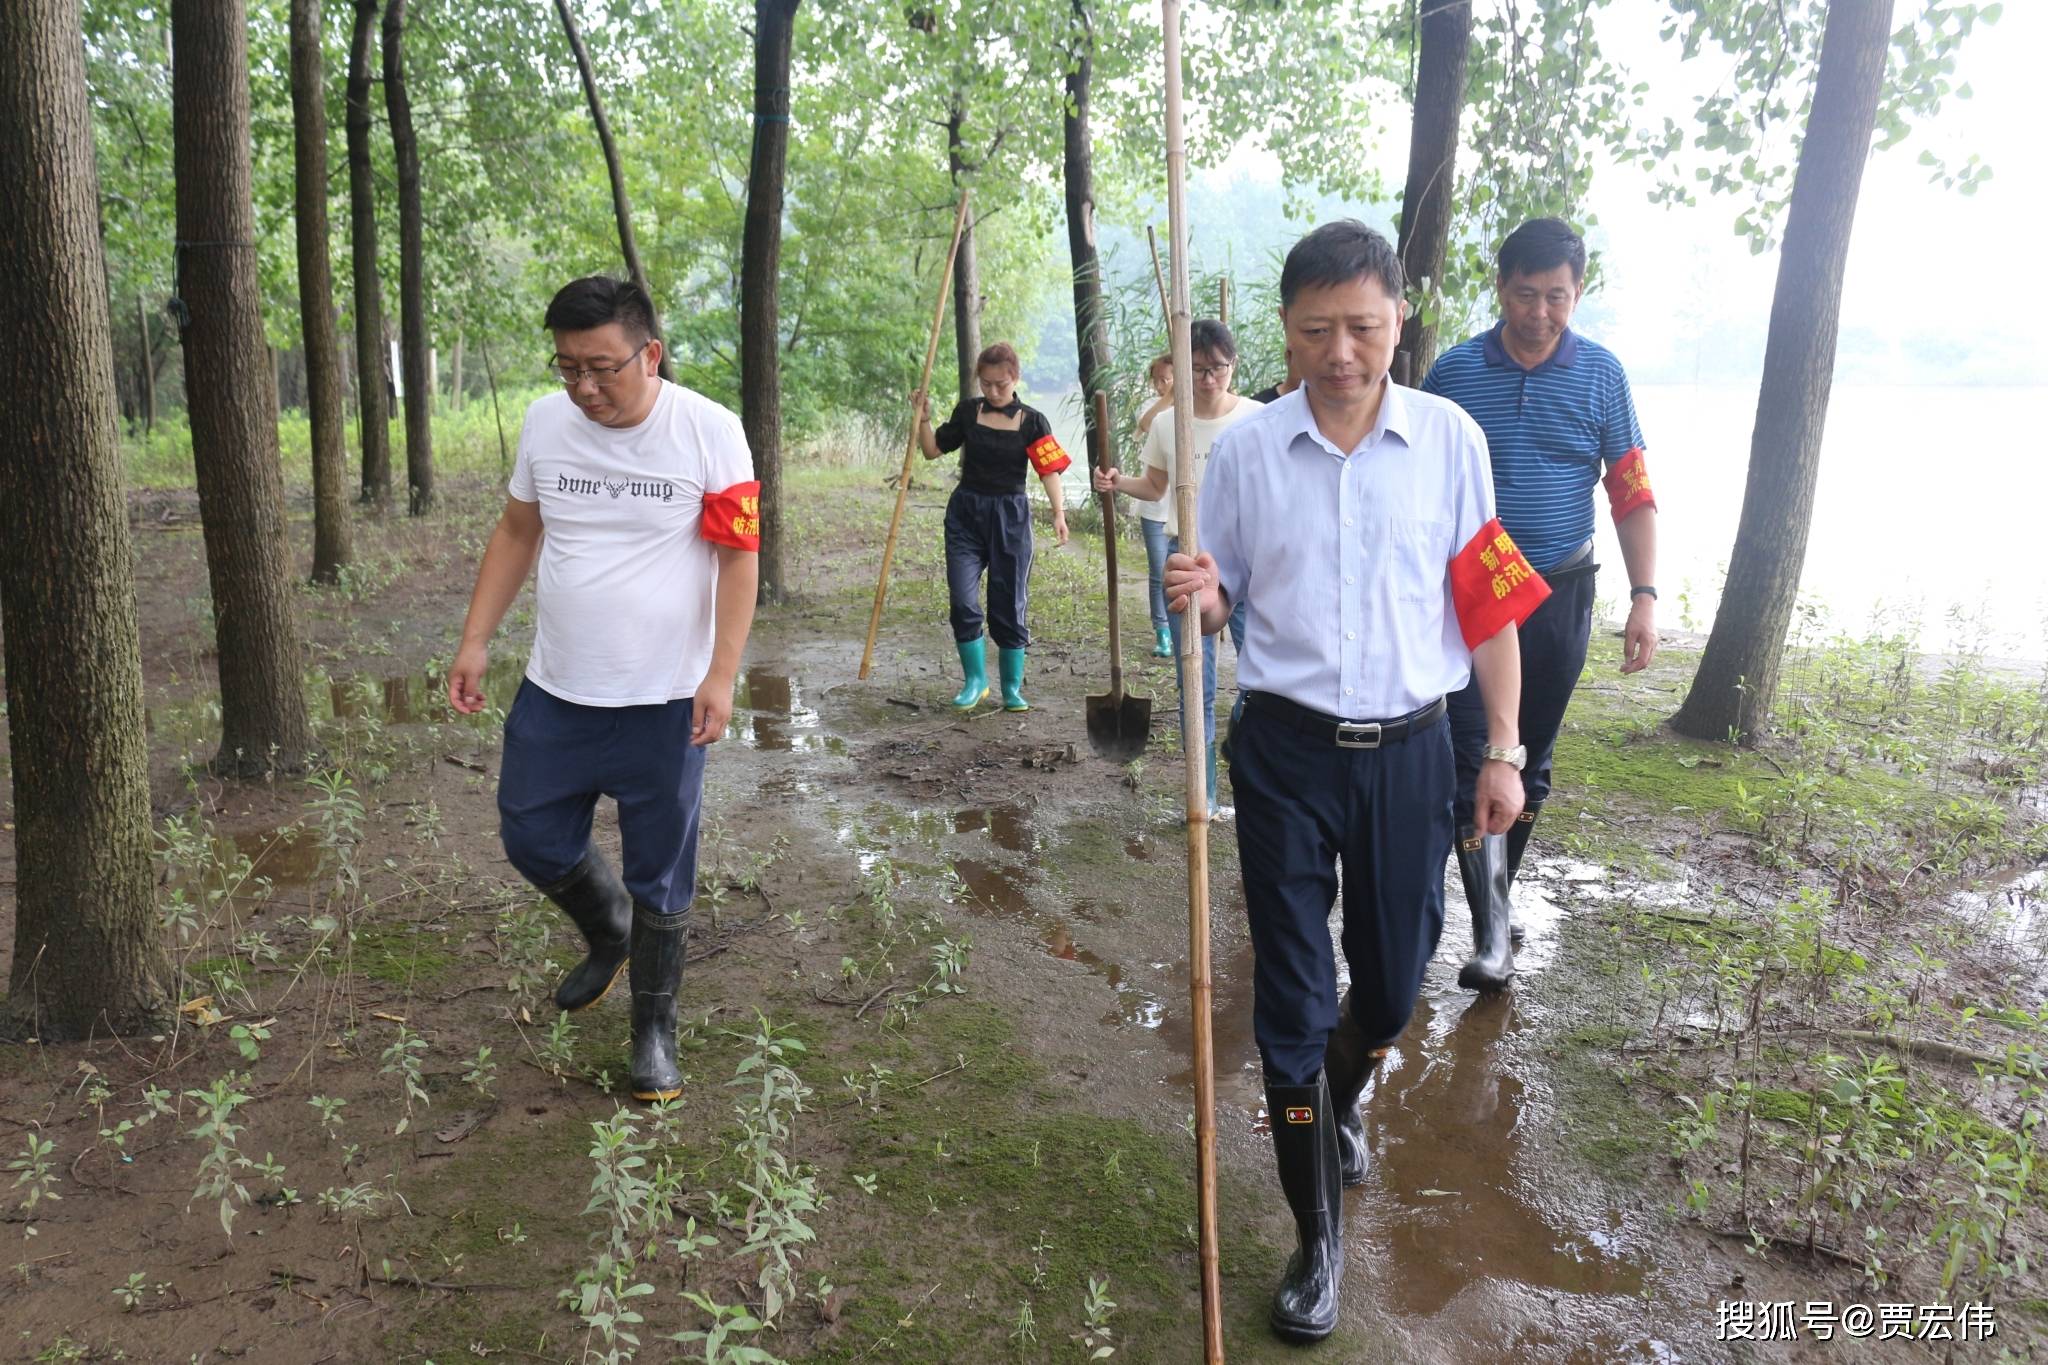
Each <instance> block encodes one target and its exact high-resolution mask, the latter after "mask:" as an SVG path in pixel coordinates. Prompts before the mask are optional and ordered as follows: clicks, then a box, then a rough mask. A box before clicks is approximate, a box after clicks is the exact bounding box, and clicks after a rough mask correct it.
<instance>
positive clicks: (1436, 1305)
mask: <svg viewBox="0 0 2048 1365" xmlns="http://www.w3.org/2000/svg"><path fill="white" fill-rule="evenodd" d="M791 635H792V632H791V631H790V630H789V629H788V627H787V626H783V627H780V628H777V627H774V626H771V627H770V628H769V629H768V630H766V631H764V632H763V633H762V635H761V636H759V637H757V643H756V644H755V645H754V646H753V647H752V648H751V649H750V659H751V662H750V665H749V668H748V672H747V677H746V680H745V686H744V688H743V691H742V695H741V697H740V698H739V701H738V704H737V706H736V710H735V734H736V737H737V738H738V740H739V745H738V746H737V747H738V748H740V749H742V750H743V751H744V753H743V754H731V753H728V754H725V755H722V756H721V762H720V763H719V765H718V766H717V768H716V769H715V770H714V778H713V781H714V783H715V784H718V785H723V786H727V787H729V788H730V789H732V790H734V791H735V793H737V791H739V790H743V789H745V788H747V787H750V786H752V787H755V788H756V789H757V790H758V791H759V792H760V793H761V794H762V796H763V797H764V798H766V799H770V800H777V801H781V802H784V803H786V804H787V806H788V808H789V814H790V818H791V819H792V820H796V821H802V822H804V823H806V824H808V825H813V826H815V827H816V828H817V829H818V831H819V833H820V834H822V835H823V836H825V837H828V838H830V839H832V840H834V841H836V842H837V843H839V844H840V845H841V846H843V847H846V848H848V849H849V850H850V851H852V852H854V853H855V854H857V855H858V858H859V860H860V862H861V865H862V866H863V867H864V868H865V867H871V866H874V865H876V864H877V863H879V862H880V860H882V859H888V860H890V862H891V863H892V864H893V865H894V866H895V867H896V868H897V869H898V870H899V872H901V873H902V874H903V875H905V876H906V877H911V878H916V879H920V880H922V881H926V882H928V883H929V884H930V885H934V886H937V887H939V888H941V891H940V897H941V899H943V900H944V901H945V902H946V904H947V905H948V907H949V909H950V912H951V914H952V915H953V916H955V917H957V918H958V919H960V920H961V921H962V922H963V923H964V924H965V925H966V927H967V928H968V930H969V932H971V933H972V934H973V936H974V940H975V944H976V949H975V967H974V973H973V975H974V978H975V989H977V990H978V991H982V992H985V993H987V994H988V995H990V996H992V997H993V998H995V999H996V1000H997V1001H998V1002H999V1003H1000V1004H1002V1005H1003V1006H1004V1007H1005V1008H1006V1009H1008V1010H1010V1011H1012V1012H1014V1013H1015V1014H1016V1015H1017V1016H1018V1018H1019V1020H1020V1028H1021V1029H1022V1031H1023V1033H1024V1035H1025V1036H1026V1037H1027V1038H1029V1039H1030V1040H1031V1042H1032V1044H1033V1046H1034V1047H1035V1048H1036V1049H1038V1050H1039V1051H1040V1052H1041V1054H1042V1055H1043V1057H1044V1059H1045V1060H1047V1061H1048V1062H1049V1063H1051V1064H1052V1065H1053V1067H1054V1069H1055V1070H1056V1071H1060V1072H1064V1074H1065V1075H1066V1077H1067V1078H1068V1079H1069V1080H1070V1082H1071V1083H1072V1084H1073V1085H1074V1086H1075V1087H1077V1088H1079V1089H1083V1090H1085V1091H1086V1092H1087V1094H1086V1098H1085V1100H1083V1103H1085V1104H1086V1105H1087V1106H1089V1107H1091V1108H1094V1109H1097V1110H1099V1111H1100V1112H1104V1113H1115V1114H1118V1115H1126V1116H1131V1117H1135V1118H1138V1119H1140V1120H1141V1121H1143V1122H1145V1123H1147V1124H1148V1126H1153V1127H1155V1128H1156V1129H1160V1130H1169V1129H1171V1128H1172V1127H1175V1126H1181V1125H1185V1124H1186V1123H1188V1122H1190V1121H1191V1117H1192V1115H1191V1103H1192V1100H1191V1096H1192V1084H1191V1083H1192V1076H1193V1071H1192V1065H1193V1062H1192V1056H1193V1029H1192V1026H1191V1021H1190V1016H1189V1002H1188V980H1187V957H1186V942H1187V909H1186V898H1185V880H1184V878H1185V872H1184V867H1185V863H1184V861H1183V859H1184V852H1183V850H1184V840H1185V834H1184V830H1183V826H1182V823H1181V818H1180V814H1179V810H1178V808H1177V806H1176V805H1175V803H1174V801H1173V787H1174V785H1175V784H1176V782H1177V778H1178V772H1179V768H1178V763H1179V757H1178V750H1177V747H1175V746H1174V744H1173V739H1172V735H1171V734H1170V732H1168V731H1166V730H1165V729H1164V728H1163V726H1164V725H1166V724H1171V723H1172V722H1171V719H1170V718H1171V715H1172V707H1171V697H1172V692H1171V686H1172V684H1171V678H1170V675H1168V674H1166V673H1165V672H1164V671H1163V669H1161V668H1159V667H1153V668H1152V669H1150V670H1149V674H1148V675H1147V676H1144V677H1143V678H1142V680H1141V683H1140V684H1139V686H1140V687H1142V688H1144V689H1146V690H1149V691H1151V692H1152V694H1153V695H1154V696H1155V697H1159V696H1164V697H1165V698H1166V699H1167V700H1166V701H1165V702H1163V703H1156V704H1155V715H1158V716H1163V717H1165V718H1166V719H1164V720H1162V721H1161V722H1160V725H1161V728H1160V729H1158V730H1157V731H1156V732H1155V736H1154V743H1153V748H1152V752H1151V754H1150V755H1148V763H1149V764H1150V769H1151V770H1150V771H1149V772H1148V773H1145V774H1144V775H1143V776H1142V777H1141V779H1140V780H1139V781H1138V782H1136V783H1132V782H1130V781H1128V780H1127V778H1126V774H1125V772H1124V771H1123V770H1121V769H1118V768H1116V767H1114V766H1112V765H1110V764H1108V763H1104V762H1101V761H1100V760H1096V759H1094V758H1093V757H1091V756H1090V755H1089V754H1088V753H1087V751H1086V749H1085V744H1083V745H1082V746H1081V747H1080V748H1079V750H1078V752H1077V751H1075V750H1074V749H1072V748H1069V747H1068V741H1069V738H1070V737H1071V739H1072V740H1074V741H1079V740H1080V730H1081V727H1080V715H1081V705H1080V697H1081V696H1082V695H1083V694H1085V693H1086V692H1088V691H1091V690H1099V689H1098V688H1096V687H1095V686H1094V685H1093V684H1092V682H1091V680H1089V679H1086V678H1084V677H1069V676H1067V675H1066V670H1062V669H1058V668H1057V666H1056V665H1055V666H1054V669H1053V671H1052V672H1051V673H1050V674H1049V675H1047V676H1040V677H1036V678H1034V679H1033V680H1032V682H1033V686H1032V687H1031V688H1030V689H1029V692H1030V695H1031V697H1032V700H1033V704H1034V710H1033V711H1032V712H1030V713H1028V714H1027V715H1024V716H1009V715H1004V714H1002V713H1000V712H996V711H993V710H990V709H986V708H984V709H983V710H982V711H980V712H977V713H975V714H974V715H973V716H971V717H960V716H957V715H954V714H952V713H951V712H950V711H948V710H947V708H946V706H945V701H946V698H947V696H948V695H949V694H950V691H951V688H952V686H953V684H952V683H951V681H949V680H948V679H947V678H946V677H945V675H944V674H943V673H940V672H938V671H936V670H935V669H932V670H928V671H922V672H909V671H906V670H904V669H903V668H902V667H901V661H902V660H904V659H905V658H906V657H908V655H907V653H906V652H898V654H897V655H896V658H897V659H898V660H899V668H898V669H896V670H891V669H888V668H886V667H885V668H880V669H878V670H877V675H876V677H875V678H874V680H872V681H871V682H869V683H865V684H863V683H859V682H856V681H854V669H855V664H856V663H857V654H858V651H857V649H849V648H848V647H846V646H843V645H836V644H821V643H811V642H808V641H807V642H804V643H797V642H796V641H795V640H793V639H791V638H790V636H791ZM1034 662H1036V661H1035V660H1034ZM892 672H893V674H894V676H892ZM1226 688H1227V684H1226ZM1234 841H1235V829H1234V826H1233V825H1232V824H1231V823H1230V822H1229V821H1228V820H1227V819H1226V820H1223V821H1219V822H1218V823H1217V824H1215V825H1213V826H1212V827H1211V858H1212V868H1213V876H1214V880H1213V882H1212V892H1211V894H1212V937H1213V948H1212V952H1213V958H1214V1006H1213V1016H1212V1017H1213V1027H1214V1036H1215V1056H1216V1072H1217V1095H1218V1104H1219V1113H1218V1134H1219V1140H1218V1146H1219V1162H1220V1166H1221V1168H1222V1171H1223V1178H1224V1179H1225V1181H1226V1182H1230V1181H1236V1182H1241V1183H1243V1184H1244V1185H1246V1186H1247V1187H1249V1188H1251V1189H1253V1190H1254V1191H1256V1194H1255V1197H1254V1201H1253V1206H1254V1207H1256V1208H1259V1209H1261V1210H1265V1211H1269V1213H1270V1221H1271V1227H1270V1228H1268V1229H1266V1233H1267V1236H1268V1239H1269V1240H1271V1241H1273V1242H1274V1243H1276V1244H1280V1245H1290V1244H1291V1241H1292V1226H1291V1221H1290V1220H1289V1219H1288V1216H1287V1214H1286V1210H1285V1205H1284V1203H1283V1202H1282V1201H1281V1199H1280V1196H1279V1191H1278V1186H1277V1181H1276V1179H1275V1177H1274V1174H1273V1168H1272V1158H1271V1152H1270V1147H1269V1146H1268V1142H1267V1139H1266V1137H1265V1116H1264V1111H1263V1096H1262V1091H1261V1085H1260V1074H1259V1064H1258V1055H1257V1050H1256V1046H1255V1044H1254V1042H1253V1038H1252V1031H1251V1006H1252V980H1251V948H1250V944H1249V941H1248V938H1247V936H1246V930H1245V922H1244V903H1243V896H1242V891H1241V887H1240V884H1239V882H1238V873H1237V868H1236V849H1235V842H1234ZM1531 863H1532V866H1531V868H1530V870H1529V872H1528V874H1526V886H1527V889H1526V890H1523V889H1518V905H1519V908H1520V912H1521V914H1522V916H1523V917H1524V919H1525V920H1526V922H1527V924H1528V927H1529V937H1528V942H1527V943H1526V945H1525V946H1524V948H1523V949H1522V950H1521V952H1520V954H1519V955H1518V968H1519V971H1520V976H1519V978H1518V981H1517V984H1516V986H1515V988H1514V990H1513V991H1512V992H1510V993H1508V994H1506V995H1503V996H1498V997H1492V998H1487V999H1480V998H1479V997H1476V996H1474V995H1472V994H1471V993H1470V992H1467V991H1463V990H1461V989H1459V988H1458V986H1457V984H1456V975H1457V970H1458V967H1459V965H1460V963H1461V961H1462V959H1463V955H1464V953H1465V952H1466V951H1467V949H1468V947H1469V935H1468V931H1467V929H1466V927H1465V926H1466V925H1467V924H1468V922H1469V921H1468V920H1467V918H1466V912H1465V908H1464V904H1463V901H1462V897H1461V895H1460V893H1459V890H1458V887H1457V883H1456V878H1455V876H1453V877H1452V878H1451V879H1450V886H1449V889H1448V891H1447V897H1446V899H1447V911H1446V930H1445V933H1444V935H1443V939H1442V942H1441V944H1440V947H1439V951H1438V953H1437V956H1436V959H1435V961H1434V962H1433V963H1432V964H1431V967H1430V969H1429V975H1428V979H1427V981H1426V984H1425V987H1424V992H1423V998H1422V1002H1421V1004H1420V1005H1419V1007H1418V1009H1417V1011H1416V1014H1415V1017H1414V1019H1413V1021H1412V1023H1411V1025H1410V1027H1409V1029H1408V1031H1407V1033H1406V1035H1405V1036H1404V1037H1403V1039H1402V1040H1401V1042H1400V1044H1399V1045H1398V1047H1397V1048H1396V1049H1395V1051H1394V1052H1393V1053H1392V1054H1390V1056H1389V1057H1388V1059H1387V1062H1386V1064H1385V1065H1384V1067H1383V1068H1382V1071H1381V1074H1380V1076H1379V1078H1378V1079H1377V1080H1376V1081H1375V1082H1374V1084H1373V1086H1372V1088H1370V1089H1369V1090H1368V1091H1367V1097H1366V1102H1365V1112H1366V1126H1367V1134H1368V1141H1369V1144H1370V1147H1371V1152H1372V1168H1371V1172H1370V1174H1369V1176H1368V1179H1367V1182H1366V1184H1365V1185H1364V1186H1363V1187H1361V1188H1359V1189H1356V1190H1351V1191H1347V1193H1346V1234H1347V1257H1348V1268H1347V1275H1346V1285H1345V1291H1344V1300H1345V1315H1346V1320H1345V1327H1346V1328H1348V1329H1350V1330H1349V1331H1348V1332H1347V1333H1346V1335H1347V1337H1349V1338H1351V1339H1353V1340H1356V1341H1360V1342H1369V1343H1375V1345H1374V1346H1372V1347H1371V1348H1370V1350H1371V1356H1370V1358H1374V1359H1386V1360H1401V1361H1464V1360H1475V1359H1481V1358H1485V1357H1488V1356H1491V1355H1493V1354H1496V1353H1498V1352H1499V1351H1501V1350H1503V1349H1513V1350H1515V1351H1516V1352H1517V1353H1518V1354H1521V1355H1523V1356H1524V1358H1530V1359H1555V1360H1587V1361H1618V1360H1678V1359H1685V1360H1713V1359H1721V1358H1729V1357H1728V1356H1727V1354H1726V1352H1727V1348H1726V1347H1723V1346H1720V1345H1719V1344H1718V1343H1716V1342H1715V1341H1714V1340H1713V1337H1714V1322H1715V1309H1714V1302H1715V1299H1716V1298H1717V1297H1725V1296H1728V1295H1729V1294H1730V1292H1731V1291H1730V1289H1729V1284H1730V1269H1731V1265H1730V1263H1729V1262H1728V1261H1727V1260H1726V1259H1725V1258H1724V1257H1723V1256H1721V1255H1719V1254H1718V1253H1717V1250H1716V1249H1714V1248H1712V1247H1710V1246H1708V1245H1706V1244H1705V1243H1704V1239H1702V1238H1699V1237H1697V1236H1696V1235H1690V1234H1683V1233H1681V1232H1680V1230H1679V1229H1678V1227H1677V1226H1676V1223H1675V1220H1673V1219H1672V1218H1671V1217H1670V1216H1669V1214H1668V1213H1667V1212H1666V1211H1664V1210H1662V1209H1660V1208H1650V1207H1645V1206H1644V1203H1643V1200H1642V1198H1641V1197H1640V1196H1639V1195H1636V1194H1633V1193H1628V1192H1623V1193H1620V1194H1616V1193H1614V1192H1612V1191H1610V1190H1609V1189H1607V1188H1606V1186H1607V1184H1608V1182H1605V1181H1603V1180H1600V1179H1597V1178H1593V1177H1591V1176H1589V1174H1588V1173H1587V1172H1586V1171H1584V1170H1583V1169H1580V1168H1578V1167H1577V1166H1576V1165H1575V1163H1573V1162H1572V1161H1571V1160H1570V1158H1569V1157H1568V1156H1567V1155H1566V1154H1564V1153H1563V1152H1561V1150H1560V1144H1559V1142H1558V1140H1557V1136H1556V1132H1555V1124H1556V1122H1557V1119H1558V1113H1557V1099H1556V1095H1555V1093H1554V1087H1553V1085H1552V1077H1551V1075H1550V1064H1551V1063H1550V1059H1549V1055H1548V1054H1549V1048H1550V1043H1551V1040H1552V1039H1554V1037H1555V1035H1556V1033H1557V1032H1558V1026H1559V1024H1560V1023H1561V1022H1562V1015H1563V1013H1564V1011H1565V1010H1566V1009H1567V1008H1568V1007H1567V1006H1565V1005H1564V1004H1562V1003H1561V1002H1559V1001H1557V1000H1554V999H1553V995H1554V994H1558V993H1553V992H1552V991H1551V990H1550V989H1549V988H1548V987H1549V983H1550V981H1551V979H1552V977H1553V975H1554V974H1556V973H1559V972H1560V971H1561V970H1563V968H1562V966H1561V959H1562V958H1563V957H1565V956H1566V953H1565V951H1564V950H1565V948H1566V943H1565V939H1566V936H1567V935H1568V934H1569V932H1570V920H1569V914H1568V911H1569V907H1570V906H1571V905H1572V903H1573V901H1574V899H1575V898H1578V897H1583V896H1587V895H1598V894H1600V893H1601V891H1602V890H1603V883H1604V881H1605V878H1604V874H1603V873H1602V872H1601V871H1600V870H1599V869H1597V868H1593V867H1590V866H1587V865H1585V864H1581V863H1574V862H1571V861H1568V860H1565V859H1561V858H1547V857H1543V856H1541V850H1540V845H1539V849H1538V850H1537V852H1536V854H1535V855H1534V856H1532V859H1531ZM1339 963H1340V970H1341V963H1342V958H1341V955H1340V956H1339ZM1077 986H1078V988H1079V989H1078V990H1077V989H1076V987H1077ZM1054 999H1057V1000H1059V1001H1060V1002H1063V1003H1062V1007H1061V1008H1057V1009H1054V1008H1047V1007H1046V1002H1048V1001H1051V1000H1054ZM1067 1001H1080V1002H1082V1003H1081V1004H1080V1005H1079V1007H1071V1006H1066V1005H1065V1004H1064V1002H1067ZM1232 1232H1233V1230H1232V1229H1231V1228H1229V1227H1227V1226H1226V1227H1225V1228H1224V1229H1223V1230H1222V1235H1223V1237H1224V1240H1225V1243H1226V1245H1227V1244H1228V1242H1229V1240H1230V1238H1231V1236H1232ZM1733 1268H1735V1269H1738V1270H1739V1269H1740V1268H1741V1267H1739V1266H1735V1267H1733ZM1260 1292H1263V1288H1262V1289H1261V1291H1260Z"/></svg>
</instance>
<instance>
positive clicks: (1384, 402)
mask: <svg viewBox="0 0 2048 1365" xmlns="http://www.w3.org/2000/svg"><path fill="white" fill-rule="evenodd" d="M1380 386H1381V391H1380V415H1379V416H1378V417H1377V418H1376V419H1375V420H1374V422H1373V427H1372V431H1371V432H1370V433H1369V434H1368V435H1367V436H1366V438H1365V440H1364V441H1362V442H1360V443H1359V447H1358V448H1359V449H1360V450H1370V449H1372V448H1373V447H1374V446H1377V445H1378V444H1379V443H1380V441H1381V440H1382V439H1384V438H1385V437H1387V436H1389V435H1392V436H1394V437H1396V438H1398V439H1399V440H1400V442H1401V444H1402V445H1404V446H1406V445H1412V444H1414V442H1413V440H1412V439H1411V433H1412V432H1413V431H1414V426H1413V424H1412V423H1411V422H1410V420H1409V415H1408V400H1407V399H1406V398H1404V397H1403V396H1402V391H1401V386H1400V385H1399V384H1396V383H1395V382H1394V380H1393V376H1391V375H1388V376H1386V377H1384V378H1382V379H1381V380H1380ZM1282 403H1292V404H1293V405H1294V406H1293V408H1291V409H1289V410H1288V412H1287V422H1286V427H1285V433H1286V437H1287V444H1289V445H1292V444H1294V443H1295V442H1296V441H1298V440H1300V439H1301V438H1303V437H1307V438H1308V439H1309V440H1310V441H1312V442H1314V443H1315V445H1316V446H1317V447H1319V448H1320V449H1323V450H1326V451H1329V452H1330V453H1331V454H1333V455H1336V456H1337V457H1338V458H1340V459H1345V458H1349V456H1350V454H1351V452H1348V451H1342V450H1338V449H1337V446H1336V443H1335V442H1333V441H1331V440H1330V438H1329V437H1327V436H1325V435H1323V433H1322V430H1321V429H1320V428H1318V427H1317V426H1316V416H1315V412H1314V410H1313V409H1311V408H1310V407H1309V405H1308V386H1307V385H1306V384H1304V385H1302V386H1301V387H1300V388H1297V389H1296V390H1295V391H1294V392H1293V393H1287V394H1282V395H1281V396H1280V397H1279V399H1278V400H1277V401H1276V402H1274V403H1273V404H1272V406H1274V407H1279V406H1280V405H1281V404H1282Z"/></svg>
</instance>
